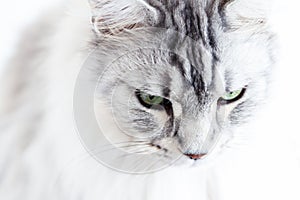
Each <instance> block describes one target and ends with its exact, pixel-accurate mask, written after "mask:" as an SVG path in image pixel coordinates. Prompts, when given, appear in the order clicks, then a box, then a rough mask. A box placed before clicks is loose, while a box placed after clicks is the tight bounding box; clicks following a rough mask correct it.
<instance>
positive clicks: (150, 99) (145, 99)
mask: <svg viewBox="0 0 300 200" xmlns="http://www.w3.org/2000/svg"><path fill="white" fill-rule="evenodd" d="M136 96H137V98H138V100H139V101H140V103H141V104H142V105H143V106H145V107H147V108H150V107H152V106H158V105H161V104H162V103H163V102H164V101H165V99H164V98H163V97H160V96H155V95H151V94H147V93H145V92H141V91H137V92H136Z"/></svg>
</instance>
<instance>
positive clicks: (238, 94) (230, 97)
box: [221, 88, 246, 104]
mask: <svg viewBox="0 0 300 200" xmlns="http://www.w3.org/2000/svg"><path fill="white" fill-rule="evenodd" d="M245 91H246V89H245V88H243V89H240V90H236V91H232V92H228V93H226V94H225V95H224V96H222V97H221V101H223V103H225V104H228V103H231V102H234V101H237V100H239V99H240V98H242V97H243V95H244V93H245Z"/></svg>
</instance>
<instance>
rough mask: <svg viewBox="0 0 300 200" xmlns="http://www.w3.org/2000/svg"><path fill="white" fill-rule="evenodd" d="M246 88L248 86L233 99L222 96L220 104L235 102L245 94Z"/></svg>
mask: <svg viewBox="0 0 300 200" xmlns="http://www.w3.org/2000/svg"><path fill="white" fill-rule="evenodd" d="M246 89H247V88H246V87H244V88H243V89H242V92H241V93H240V94H239V95H238V96H237V97H236V98H234V99H231V100H224V99H222V98H220V99H219V100H218V104H219V105H226V104H231V103H233V102H236V101H238V100H240V99H241V98H242V97H243V96H244V95H245V93H246Z"/></svg>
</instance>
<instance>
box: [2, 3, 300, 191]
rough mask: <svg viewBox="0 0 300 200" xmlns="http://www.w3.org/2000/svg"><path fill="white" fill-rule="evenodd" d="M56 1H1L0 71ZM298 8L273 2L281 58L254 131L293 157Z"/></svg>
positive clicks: (299, 65) (299, 151)
mask: <svg viewBox="0 0 300 200" xmlns="http://www.w3.org/2000/svg"><path fill="white" fill-rule="evenodd" d="M59 1H61V0H42V1H41V0H26V1H21V0H9V1H8V0H6V1H4V0H2V1H1V3H0V24H1V26H0V72H1V70H3V68H4V67H3V66H5V63H6V62H7V59H8V58H9V57H10V56H11V55H12V53H13V51H14V50H16V49H17V48H19V47H17V46H16V42H17V38H18V37H20V36H21V33H22V32H21V31H22V29H23V28H24V27H26V26H27V25H28V24H30V23H32V22H33V21H34V19H35V17H37V16H38V14H39V13H41V12H44V11H46V10H47V9H48V8H49V7H51V6H52V5H55V4H56V3H57V2H59ZM299 8H300V2H299V1H296V0H293V1H292V0H284V1H280V0H278V1H277V2H275V6H274V9H273V15H272V16H273V17H272V23H273V27H274V31H275V32H276V33H277V34H278V38H279V46H280V58H279V62H278V68H277V71H276V76H275V80H276V82H275V84H274V88H275V93H274V94H273V97H272V101H270V103H269V104H270V106H269V107H270V108H269V111H268V112H269V114H268V115H267V116H268V117H266V119H265V120H266V121H265V122H263V123H261V125H260V127H257V130H259V132H261V134H265V135H267V137H269V139H270V140H272V142H274V140H277V141H275V143H276V142H277V143H276V144H278V151H281V150H282V149H283V148H284V149H285V148H290V149H291V151H290V152H291V153H292V154H293V155H292V156H294V157H295V159H299V157H300V156H299V155H300V130H299V125H300V117H299V115H300V88H299V86H300V84H299V82H300V61H299V60H300V50H299V46H300V28H299V27H300V22H299V21H300V11H299ZM0 101H1V100H0ZM272 135H274V138H273V137H272ZM281 140H282V141H281ZM274 154H276V152H274ZM297 156H299V157H297ZM279 159H280V158H279ZM299 163H300V162H299ZM299 170H300V164H299ZM299 187H300V186H299Z"/></svg>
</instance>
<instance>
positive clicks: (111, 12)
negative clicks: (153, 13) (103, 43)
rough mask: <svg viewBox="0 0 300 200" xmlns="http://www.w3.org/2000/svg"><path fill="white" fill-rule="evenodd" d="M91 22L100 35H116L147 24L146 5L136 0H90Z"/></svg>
mask: <svg viewBox="0 0 300 200" xmlns="http://www.w3.org/2000/svg"><path fill="white" fill-rule="evenodd" d="M90 6H91V9H92V18H91V23H92V24H93V27H94V28H93V30H94V31H95V32H96V33H97V34H99V35H116V34H118V33H121V32H123V31H125V30H132V29H135V28H139V27H142V26H143V25H144V24H145V17H146V16H145V7H144V6H143V5H142V4H140V3H138V1H136V0H119V1H116V0H90Z"/></svg>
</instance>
